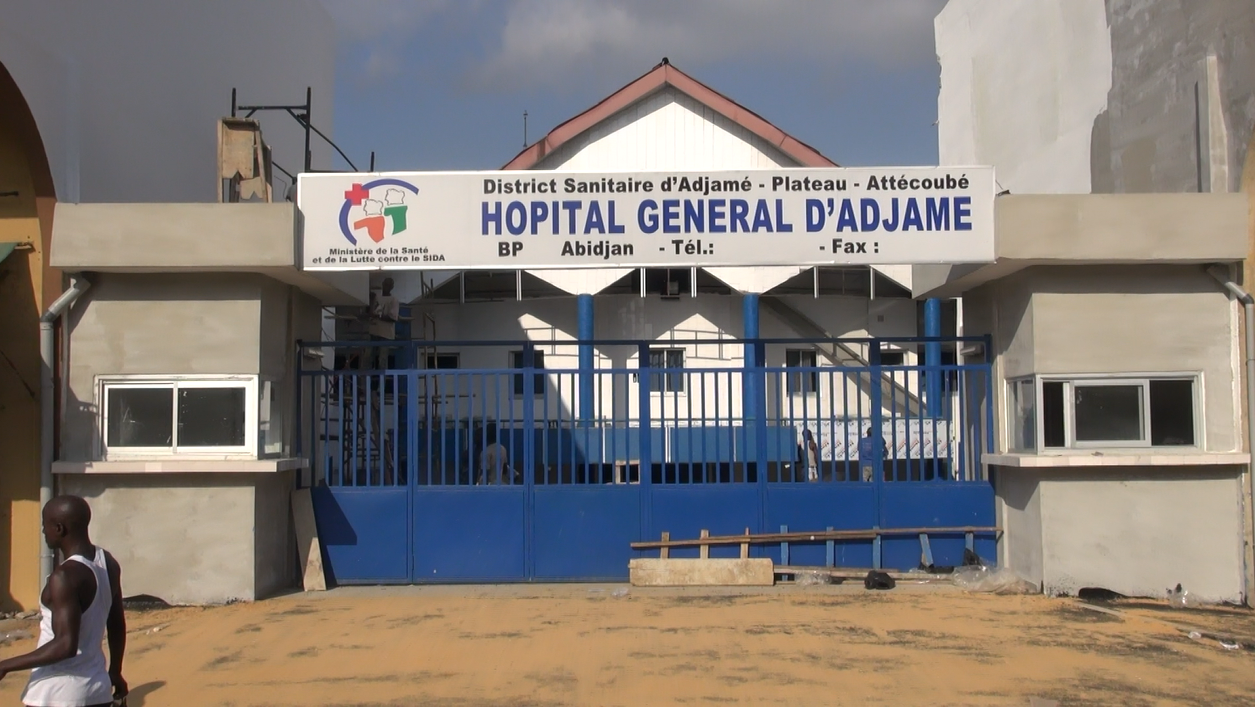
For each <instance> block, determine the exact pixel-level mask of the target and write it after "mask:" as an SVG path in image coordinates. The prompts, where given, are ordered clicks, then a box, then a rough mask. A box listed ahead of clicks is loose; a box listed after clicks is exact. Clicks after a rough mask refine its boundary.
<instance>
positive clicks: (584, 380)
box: [575, 295, 597, 427]
mask: <svg viewBox="0 0 1255 707" xmlns="http://www.w3.org/2000/svg"><path fill="white" fill-rule="evenodd" d="M575 304H576V308H577V319H578V325H577V327H578V330H577V332H576V338H577V339H579V341H580V353H579V359H580V360H579V369H580V374H579V379H580V402H579V424H580V426H581V427H591V426H592V424H593V421H594V420H595V419H596V417H597V411H596V410H594V409H593V404H594V400H595V398H596V396H595V395H594V394H593V392H594V390H595V379H596V376H595V374H594V372H593V370H594V369H593V345H592V344H591V343H585V342H591V341H592V340H593V339H594V338H596V337H595V335H594V333H593V331H594V327H593V296H592V295H577V296H576V298H575Z"/></svg>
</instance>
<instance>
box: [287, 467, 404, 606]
mask: <svg viewBox="0 0 1255 707" xmlns="http://www.w3.org/2000/svg"><path fill="white" fill-rule="evenodd" d="M311 495H312V498H313V502H314V518H315V522H316V525H317V526H318V540H319V542H320V543H321V544H322V548H323V562H324V565H325V571H326V572H327V575H328V576H327V579H328V580H329V583H332V584H388V583H396V582H408V581H409V579H410V560H409V540H408V536H409V533H408V528H407V527H406V526H407V525H408V519H409V493H408V491H407V489H405V488H395V489H381V488H351V487H350V488H343V487H338V488H332V487H328V486H315V487H314V488H313V489H312V494H311Z"/></svg>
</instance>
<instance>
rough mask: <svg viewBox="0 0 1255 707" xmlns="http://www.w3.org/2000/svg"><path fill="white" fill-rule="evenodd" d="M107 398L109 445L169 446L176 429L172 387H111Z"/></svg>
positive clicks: (107, 436) (107, 437)
mask: <svg viewBox="0 0 1255 707" xmlns="http://www.w3.org/2000/svg"><path fill="white" fill-rule="evenodd" d="M107 397H108V398H109V409H108V410H107V411H106V412H105V414H106V415H108V416H109V429H108V430H107V431H106V435H105V444H106V445H108V446H109V447H169V446H171V437H172V433H173V431H174V419H173V411H174V390H173V389H172V388H120V387H115V386H110V387H109V389H108V394H107Z"/></svg>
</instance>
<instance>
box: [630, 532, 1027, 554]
mask: <svg viewBox="0 0 1255 707" xmlns="http://www.w3.org/2000/svg"><path fill="white" fill-rule="evenodd" d="M1001 532H1002V528H1000V527H998V526H986V527H976V526H962V527H954V528H945V527H938V528H881V529H874V528H872V529H868V530H831V531H829V530H817V531H815V532H789V533H761V534H758V535H751V536H749V542H751V543H780V542H818V541H823V540H871V539H874V538H878V537H882V536H890V535H892V536H898V535H919V534H921V533H928V534H930V535H960V534H967V533H1001ZM744 542H746V538H745V536H744V535H711V536H709V537H705V538H693V539H689V540H671V539H670V538H669V537H668V538H667V539H665V540H662V541H658V540H646V541H642V542H634V543H632V544H631V547H632V549H633V550H656V549H659V548H663V547H699V546H701V545H740V544H741V543H744Z"/></svg>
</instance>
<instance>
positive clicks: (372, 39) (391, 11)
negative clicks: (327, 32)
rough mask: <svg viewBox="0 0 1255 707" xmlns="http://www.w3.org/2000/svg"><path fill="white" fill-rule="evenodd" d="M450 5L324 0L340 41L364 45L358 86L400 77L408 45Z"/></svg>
mask: <svg viewBox="0 0 1255 707" xmlns="http://www.w3.org/2000/svg"><path fill="white" fill-rule="evenodd" d="M450 4H451V3H450V0H323V5H324V6H325V7H326V8H327V12H328V14H330V15H331V18H332V20H334V21H335V23H336V25H337V26H338V27H339V30H340V31H339V35H340V40H341V41H342V42H346V43H349V44H361V45H364V48H365V58H364V60H363V61H362V66H361V71H360V72H356V73H354V74H353V77H354V78H353V80H354V81H356V82H358V83H379V82H382V81H385V80H387V79H390V78H392V77H394V76H396V75H397V74H399V73H400V72H401V69H402V66H401V64H402V62H401V55H402V52H403V50H404V47H405V44H406V43H407V42H408V41H409V40H411V39H412V38H413V37H414V35H415V34H417V33H418V32H419V31H420V29H421V28H422V26H423V24H424V23H426V22H428V21H429V20H430V19H431V18H432V17H434V16H436V15H438V14H440V13H441V12H444V11H445V10H447V9H448V8H449V6H450ZM463 5H467V0H463ZM468 6H469V5H468Z"/></svg>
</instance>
